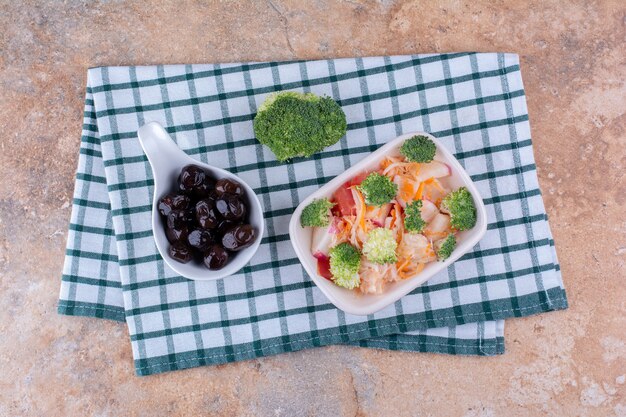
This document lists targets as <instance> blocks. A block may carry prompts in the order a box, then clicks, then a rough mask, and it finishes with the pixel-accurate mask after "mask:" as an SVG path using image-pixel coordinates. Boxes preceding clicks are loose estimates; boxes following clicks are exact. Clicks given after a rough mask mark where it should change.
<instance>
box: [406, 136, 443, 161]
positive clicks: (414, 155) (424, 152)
mask: <svg viewBox="0 0 626 417" xmlns="http://www.w3.org/2000/svg"><path fill="white" fill-rule="evenodd" d="M436 151H437V146H436V145H435V142H433V141H432V140H431V139H429V138H428V137H426V136H420V135H418V136H413V137H412V138H409V139H407V140H405V141H404V143H403V144H402V146H401V147H400V154H402V156H404V157H405V158H406V159H407V160H408V161H409V162H420V163H423V162H430V161H432V160H433V158H434V157H435V152H436Z"/></svg>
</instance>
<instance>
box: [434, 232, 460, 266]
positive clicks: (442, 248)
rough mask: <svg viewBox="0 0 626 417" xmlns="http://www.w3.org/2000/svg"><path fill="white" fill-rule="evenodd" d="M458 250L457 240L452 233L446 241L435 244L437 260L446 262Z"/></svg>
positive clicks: (442, 240)
mask: <svg viewBox="0 0 626 417" xmlns="http://www.w3.org/2000/svg"><path fill="white" fill-rule="evenodd" d="M454 248H456V238H455V237H454V235H453V234H452V233H450V234H449V235H448V236H447V237H446V238H445V239H441V240H438V241H437V242H435V253H436V254H437V260H439V261H445V260H446V259H448V258H449V257H450V255H452V251H454Z"/></svg>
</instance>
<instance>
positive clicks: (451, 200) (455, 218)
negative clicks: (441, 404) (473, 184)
mask: <svg viewBox="0 0 626 417" xmlns="http://www.w3.org/2000/svg"><path fill="white" fill-rule="evenodd" d="M440 209H441V211H443V212H444V213H448V214H449V215H450V226H452V227H453V228H454V229H456V230H468V229H471V228H472V227H474V225H475V224H476V206H475V205H474V200H473V199H472V194H470V192H469V191H467V188H465V187H461V188H459V189H458V190H456V191H452V192H451V193H450V194H448V195H447V196H445V197H444V198H443V200H442V201H441V207H440Z"/></svg>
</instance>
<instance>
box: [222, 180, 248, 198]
mask: <svg viewBox="0 0 626 417" xmlns="http://www.w3.org/2000/svg"><path fill="white" fill-rule="evenodd" d="M215 191H216V192H217V193H218V194H220V195H221V194H224V193H228V194H233V195H236V196H239V197H242V196H243V194H244V191H243V187H242V186H241V184H239V183H238V182H237V181H235V180H231V179H228V178H221V179H219V180H217V182H216V183H215Z"/></svg>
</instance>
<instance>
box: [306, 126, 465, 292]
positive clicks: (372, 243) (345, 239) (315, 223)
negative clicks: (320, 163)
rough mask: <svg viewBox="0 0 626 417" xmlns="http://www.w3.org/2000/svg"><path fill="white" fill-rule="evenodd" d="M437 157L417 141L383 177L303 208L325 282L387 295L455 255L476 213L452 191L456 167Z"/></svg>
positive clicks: (368, 175) (349, 185)
mask: <svg viewBox="0 0 626 417" xmlns="http://www.w3.org/2000/svg"><path fill="white" fill-rule="evenodd" d="M435 153H436V146H435V144H434V142H433V141H432V140H430V139H429V138H428V137H426V136H414V137H412V138H410V139H407V140H406V141H405V142H404V144H403V145H402V146H401V147H400V152H399V155H396V156H387V157H385V158H384V159H383V160H382V161H381V163H380V165H379V167H378V169H377V170H375V171H372V172H363V173H361V174H359V175H357V176H355V177H354V178H352V179H351V180H349V181H348V182H346V183H345V184H344V185H342V186H341V187H340V188H339V189H338V190H336V191H335V193H334V194H333V195H332V197H331V198H330V199H319V200H315V201H313V202H312V203H311V204H309V205H308V206H307V207H305V208H304V210H303V211H302V215H301V217H300V223H301V225H302V227H312V228H314V230H313V233H312V236H313V238H312V246H311V250H312V254H313V256H314V257H315V258H316V259H317V263H318V273H319V274H320V275H321V276H323V277H325V278H327V279H329V280H331V281H332V282H334V283H335V284H336V285H338V286H340V287H344V288H347V289H352V290H355V291H359V292H361V293H364V294H381V293H383V292H384V291H385V287H386V286H387V285H388V284H389V283H393V282H396V281H399V280H403V279H408V278H411V277H413V276H415V275H417V274H418V273H419V272H420V271H421V270H422V269H423V268H424V266H425V265H426V264H428V263H429V262H435V261H437V260H439V261H443V260H445V259H447V258H448V257H450V256H451V255H452V253H453V252H454V249H455V247H456V239H457V233H458V232H460V231H463V230H468V229H471V228H472V227H474V225H475V224H476V207H475V205H474V201H473V199H472V195H471V194H470V192H469V191H468V190H467V189H466V188H465V187H461V188H458V189H456V190H452V189H450V188H449V187H448V186H447V179H446V177H449V176H450V174H451V171H450V167H449V166H448V165H446V164H445V163H443V162H440V161H437V160H435V159H434V157H435Z"/></svg>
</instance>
